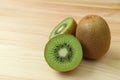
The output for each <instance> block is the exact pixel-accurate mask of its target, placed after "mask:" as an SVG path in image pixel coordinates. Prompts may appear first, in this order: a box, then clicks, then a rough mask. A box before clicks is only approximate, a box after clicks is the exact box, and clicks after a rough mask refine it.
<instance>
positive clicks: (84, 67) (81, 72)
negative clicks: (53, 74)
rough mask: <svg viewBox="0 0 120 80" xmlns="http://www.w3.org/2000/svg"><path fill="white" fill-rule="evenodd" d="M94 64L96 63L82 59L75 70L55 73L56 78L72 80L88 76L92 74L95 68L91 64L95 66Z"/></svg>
mask: <svg viewBox="0 0 120 80" xmlns="http://www.w3.org/2000/svg"><path fill="white" fill-rule="evenodd" d="M96 63H97V61H93V60H86V59H83V60H82V62H81V63H80V65H79V66H78V67H77V68H76V69H74V70H72V71H69V72H57V76H60V77H72V78H77V77H86V76H90V75H92V73H94V70H95V69H94V68H95V67H94V66H93V64H94V65H96Z"/></svg>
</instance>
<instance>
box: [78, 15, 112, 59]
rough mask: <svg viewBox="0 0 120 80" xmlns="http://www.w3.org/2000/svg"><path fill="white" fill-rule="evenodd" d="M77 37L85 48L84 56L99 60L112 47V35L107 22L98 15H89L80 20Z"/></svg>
mask: <svg viewBox="0 0 120 80" xmlns="http://www.w3.org/2000/svg"><path fill="white" fill-rule="evenodd" d="M76 37H77V38H78V40H79V41H80V42H81V44H82V47H83V56H84V58H88V59H99V58H101V57H102V56H103V55H105V53H106V52H107V51H108V49H109V47H110V41H111V34H110V29H109V26H108V24H107V22H106V21H105V20H104V19H103V18H102V17H100V16H98V15H88V16H85V17H84V18H82V19H81V20H80V22H79V23H78V25H77V29H76Z"/></svg>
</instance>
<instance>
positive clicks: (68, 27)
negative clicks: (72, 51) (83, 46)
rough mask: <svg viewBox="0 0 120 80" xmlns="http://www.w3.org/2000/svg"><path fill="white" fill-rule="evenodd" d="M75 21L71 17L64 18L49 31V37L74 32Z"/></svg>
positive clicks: (73, 33)
mask: <svg viewBox="0 0 120 80" xmlns="http://www.w3.org/2000/svg"><path fill="white" fill-rule="evenodd" d="M76 26H77V24H76V22H75V20H74V19H73V18H72V17H68V18H65V19H64V20H63V21H61V22H60V23H59V24H58V25H57V26H56V27H55V28H54V29H53V30H52V31H51V33H50V36H49V38H50V39H51V38H53V37H55V36H57V35H59V34H72V35H75V32H76Z"/></svg>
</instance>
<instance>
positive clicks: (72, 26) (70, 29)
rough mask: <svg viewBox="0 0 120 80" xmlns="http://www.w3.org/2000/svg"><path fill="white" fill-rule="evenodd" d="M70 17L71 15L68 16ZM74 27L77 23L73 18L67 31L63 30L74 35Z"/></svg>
mask: <svg viewBox="0 0 120 80" xmlns="http://www.w3.org/2000/svg"><path fill="white" fill-rule="evenodd" d="M70 18H72V17H70ZM76 27H77V23H76V21H75V20H74V19H73V22H72V24H71V25H70V28H68V29H67V31H65V33H64V34H72V35H74V36H75V33H76Z"/></svg>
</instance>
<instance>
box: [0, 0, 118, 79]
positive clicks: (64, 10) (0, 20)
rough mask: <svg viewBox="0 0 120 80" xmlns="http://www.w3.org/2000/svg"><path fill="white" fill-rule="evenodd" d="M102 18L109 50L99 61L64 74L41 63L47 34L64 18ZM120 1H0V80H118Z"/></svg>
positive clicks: (77, 19)
mask: <svg viewBox="0 0 120 80" xmlns="http://www.w3.org/2000/svg"><path fill="white" fill-rule="evenodd" d="M89 14H96V15H100V16H102V17H103V18H104V19H105V20H106V21H107V22H108V24H109V27H110V30H111V37H112V39H111V47H110V49H109V51H108V53H107V54H106V55H105V56H104V57H103V58H102V59H100V60H97V61H89V60H83V61H82V63H81V64H80V66H79V67H78V68H77V69H76V70H74V71H72V72H68V73H58V72H56V71H54V70H52V69H51V68H50V67H49V66H48V65H47V63H46V62H45V60H44V46H45V44H46V43H47V41H48V37H49V34H50V32H51V30H52V29H53V28H54V27H55V26H56V24H57V23H59V22H60V21H61V20H63V19H64V18H66V17H73V18H74V19H75V20H76V21H77V22H78V21H79V20H80V19H81V18H82V17H83V16H85V15H89ZM119 53H120V0H111V1H109V0H98V1H96V0H92V1H89V0H69V1H67V0H66V1H65V0H0V80H48V79H49V80H73V79H74V80H94V79H97V80H120V54H119Z"/></svg>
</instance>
